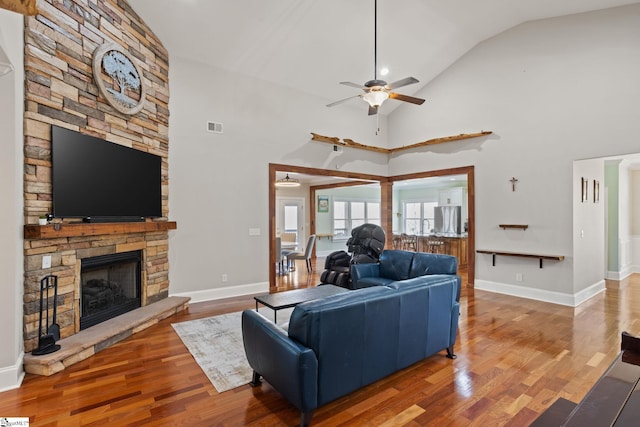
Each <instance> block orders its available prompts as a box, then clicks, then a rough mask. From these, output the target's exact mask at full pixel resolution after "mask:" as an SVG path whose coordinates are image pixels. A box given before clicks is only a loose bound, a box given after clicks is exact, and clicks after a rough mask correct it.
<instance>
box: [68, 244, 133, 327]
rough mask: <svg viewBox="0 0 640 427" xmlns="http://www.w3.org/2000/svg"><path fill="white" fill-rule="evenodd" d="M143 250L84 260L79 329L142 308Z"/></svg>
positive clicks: (81, 276)
mask: <svg viewBox="0 0 640 427" xmlns="http://www.w3.org/2000/svg"><path fill="white" fill-rule="evenodd" d="M141 263H142V253H141V251H133V252H122V253H116V254H110V255H102V256H96V257H91V258H85V259H82V263H81V269H80V330H83V329H86V328H89V327H91V326H94V325H97V324H99V323H102V322H104V321H105V320H108V319H112V318H114V317H116V316H119V315H121V314H124V313H127V312H129V311H131V310H135V309H136V308H138V307H140V306H141V296H140V294H141V281H142V280H141V276H142V274H141Z"/></svg>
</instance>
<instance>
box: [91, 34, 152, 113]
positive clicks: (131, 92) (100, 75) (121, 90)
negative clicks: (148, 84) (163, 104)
mask: <svg viewBox="0 0 640 427" xmlns="http://www.w3.org/2000/svg"><path fill="white" fill-rule="evenodd" d="M93 78H94V80H95V81H96V84H97V85H98V89H99V90H100V93H101V94H102V96H104V97H105V98H106V100H107V102H108V103H109V105H111V106H112V107H113V108H115V109H116V110H117V111H119V112H121V113H123V114H128V115H132V114H136V113H138V112H139V111H140V110H142V108H143V107H144V100H145V95H146V88H145V85H144V80H143V78H142V70H141V69H140V66H139V65H138V64H137V63H136V62H135V60H134V59H133V58H132V57H131V56H130V55H129V54H128V53H127V52H126V51H125V50H124V49H123V48H122V47H121V46H120V45H118V44H116V43H105V44H103V45H101V46H98V47H97V48H96V50H95V51H94V52H93Z"/></svg>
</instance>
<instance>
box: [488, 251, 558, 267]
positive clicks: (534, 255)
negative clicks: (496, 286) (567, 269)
mask: <svg viewBox="0 0 640 427" xmlns="http://www.w3.org/2000/svg"><path fill="white" fill-rule="evenodd" d="M476 252H477V253H479V254H489V255H493V266H494V267H495V265H496V255H503V256H515V257H522V258H537V259H539V260H540V268H542V260H545V259H550V260H554V261H562V260H563V259H564V255H545V254H528V253H522V252H506V251H490V250H485V249H477V250H476Z"/></svg>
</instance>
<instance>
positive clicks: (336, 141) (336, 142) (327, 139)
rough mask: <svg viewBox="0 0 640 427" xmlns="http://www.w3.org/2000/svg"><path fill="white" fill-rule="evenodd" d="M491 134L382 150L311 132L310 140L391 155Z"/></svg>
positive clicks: (462, 134)
mask: <svg viewBox="0 0 640 427" xmlns="http://www.w3.org/2000/svg"><path fill="white" fill-rule="evenodd" d="M492 133H493V132H491V131H481V132H477V133H461V134H460V135H453V136H443V137H440V138H433V139H429V140H427V141H422V142H417V143H415V144H411V145H404V146H402V147H395V148H382V147H376V146H373V145H366V144H361V143H359V142H356V141H354V140H353V139H349V138H344V139H343V140H342V141H340V138H337V137H330V136H324V135H319V134H317V133H313V132H311V135H312V138H311V140H313V141H318V142H326V143H327V144H331V145H339V146H341V147H350V148H357V149H360V150H367V151H375V152H376V153H383V154H391V153H397V152H398V151H403V150H409V149H412V148H418V147H425V146H428V145H435V144H443V143H445V142H451V141H460V140H462V139H470V138H478V137H481V136H487V135H491V134H492Z"/></svg>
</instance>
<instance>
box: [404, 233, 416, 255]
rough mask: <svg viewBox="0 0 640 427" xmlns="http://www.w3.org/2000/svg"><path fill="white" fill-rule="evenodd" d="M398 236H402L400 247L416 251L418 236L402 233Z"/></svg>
mask: <svg viewBox="0 0 640 427" xmlns="http://www.w3.org/2000/svg"><path fill="white" fill-rule="evenodd" d="M400 237H401V238H402V249H404V250H405V251H414V252H417V251H418V236H416V235H411V236H410V235H408V234H406V233H402V234H401V235H400Z"/></svg>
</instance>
